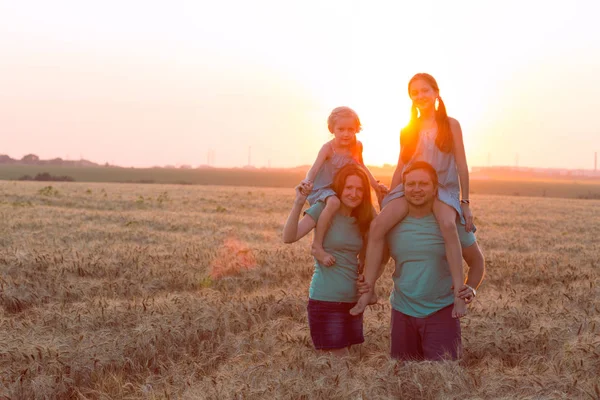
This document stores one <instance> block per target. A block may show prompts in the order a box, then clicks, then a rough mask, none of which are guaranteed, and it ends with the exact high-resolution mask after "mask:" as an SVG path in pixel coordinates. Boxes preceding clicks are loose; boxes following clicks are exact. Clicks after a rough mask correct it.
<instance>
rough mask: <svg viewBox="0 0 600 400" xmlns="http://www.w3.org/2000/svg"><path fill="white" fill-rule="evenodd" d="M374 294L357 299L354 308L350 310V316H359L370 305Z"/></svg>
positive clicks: (363, 295) (367, 294)
mask: <svg viewBox="0 0 600 400" xmlns="http://www.w3.org/2000/svg"><path fill="white" fill-rule="evenodd" d="M373 295H374V293H365V294H362V295H361V296H360V297H359V298H358V301H357V302H356V305H355V306H354V307H352V308H351V309H350V314H352V315H360V314H362V313H363V312H364V311H365V308H367V306H368V305H369V304H372V303H371V299H372V297H373Z"/></svg>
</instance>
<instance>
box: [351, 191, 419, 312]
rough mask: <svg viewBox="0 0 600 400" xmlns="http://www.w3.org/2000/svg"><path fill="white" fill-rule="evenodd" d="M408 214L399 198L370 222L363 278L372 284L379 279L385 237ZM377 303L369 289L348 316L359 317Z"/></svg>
mask: <svg viewBox="0 0 600 400" xmlns="http://www.w3.org/2000/svg"><path fill="white" fill-rule="evenodd" d="M406 214H408V203H407V202H406V198H404V196H403V197H400V198H398V199H394V200H392V201H390V202H389V203H388V204H387V205H386V206H385V207H383V210H381V212H380V213H379V215H378V216H377V217H375V219H374V220H373V222H371V227H370V228H369V243H368V244H367V254H366V257H365V273H364V275H365V278H366V279H368V280H369V281H370V282H371V281H372V282H374V281H375V280H377V278H379V276H378V272H379V268H380V266H381V261H382V257H383V252H384V248H385V235H386V234H387V233H388V232H389V231H390V229H392V228H393V227H394V226H395V225H396V224H397V223H398V222H400V221H402V220H403V219H404V217H406ZM376 302H377V297H376V296H375V287H372V288H371V291H370V292H369V293H365V294H363V295H361V296H360V297H359V299H358V302H357V303H356V305H355V306H354V307H353V308H352V309H351V310H350V314H352V315H359V314H361V313H362V312H363V311H365V308H366V307H367V305H369V304H373V303H376Z"/></svg>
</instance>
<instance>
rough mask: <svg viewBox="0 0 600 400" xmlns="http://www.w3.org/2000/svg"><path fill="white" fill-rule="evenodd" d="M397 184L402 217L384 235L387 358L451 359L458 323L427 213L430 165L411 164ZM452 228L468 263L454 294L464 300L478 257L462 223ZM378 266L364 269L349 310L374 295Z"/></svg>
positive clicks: (475, 278) (469, 295) (477, 271)
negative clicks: (389, 277) (390, 269)
mask: <svg viewBox="0 0 600 400" xmlns="http://www.w3.org/2000/svg"><path fill="white" fill-rule="evenodd" d="M403 183H404V188H405V196H406V200H407V202H408V215H407V216H406V218H404V219H403V220H402V221H401V222H400V223H399V224H398V225H396V226H395V227H394V228H392V230H391V231H390V232H389V233H388V235H387V241H388V246H389V251H390V253H391V256H392V258H393V259H394V260H395V261H396V269H395V271H394V274H393V280H394V289H393V291H392V294H391V296H390V301H391V304H392V321H391V325H392V326H391V356H392V357H393V358H397V359H401V360H423V359H425V360H441V359H444V358H450V359H453V360H455V359H457V358H458V357H459V356H460V351H461V332H460V321H459V319H456V318H452V307H453V304H454V292H453V290H452V277H451V275H450V269H449V267H448V262H447V261H446V252H445V246H444V238H443V237H442V233H441V231H440V229H439V226H438V224H437V221H436V220H435V217H434V215H433V203H434V201H435V199H436V198H437V185H438V182H437V174H436V171H435V169H434V168H433V167H432V166H431V165H430V164H428V163H426V162H422V161H419V162H415V163H413V164H412V165H411V166H409V167H408V168H407V169H406V170H405V171H404V174H403ZM458 228H459V229H458V230H459V237H460V241H461V244H462V247H463V258H464V259H465V260H466V261H467V264H468V265H469V267H470V268H469V273H468V276H467V282H466V284H465V285H464V286H463V287H462V288H460V291H459V296H460V297H461V298H464V299H465V300H466V302H467V303H469V302H470V301H471V300H472V299H473V297H474V296H475V294H476V289H475V288H477V287H478V286H479V284H480V283H481V281H482V280H483V275H484V271H485V267H484V260H483V255H482V254H481V250H480V249H479V246H478V245H477V242H476V241H475V236H474V235H473V233H471V232H466V231H465V229H464V226H462V225H459V226H458ZM385 258H387V257H385ZM383 267H384V264H382V265H381V266H380V267H379V268H377V269H375V268H367V270H366V271H365V277H364V283H363V284H362V285H361V288H359V291H360V292H361V293H363V295H362V296H361V298H360V299H359V301H358V303H357V305H356V306H355V307H354V308H353V309H352V310H350V313H351V314H355V315H357V314H360V313H362V312H363V311H364V309H365V307H366V305H367V304H368V303H369V300H370V299H371V298H372V296H374V288H375V282H376V281H377V279H378V278H379V277H380V276H381V274H382V273H383V269H384V268H383Z"/></svg>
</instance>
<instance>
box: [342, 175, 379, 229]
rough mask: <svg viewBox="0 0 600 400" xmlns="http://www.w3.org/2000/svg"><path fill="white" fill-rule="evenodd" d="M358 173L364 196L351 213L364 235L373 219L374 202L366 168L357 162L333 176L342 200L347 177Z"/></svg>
mask: <svg viewBox="0 0 600 400" xmlns="http://www.w3.org/2000/svg"><path fill="white" fill-rule="evenodd" d="M353 175H356V176H358V177H359V178H360V181H361V182H362V185H363V198H362V201H361V202H360V204H359V205H358V206H357V207H356V208H355V209H353V210H352V212H351V215H352V216H353V217H354V218H356V222H357V223H358V229H359V230H360V233H361V234H362V235H365V234H366V233H367V232H368V231H369V226H370V225H371V221H372V220H373V217H374V215H373V204H372V203H371V185H369V178H368V177H367V174H366V172H365V170H364V169H363V168H362V167H361V166H359V165H356V164H348V165H346V166H344V167H343V168H342V169H340V170H339V171H338V173H337V174H336V175H335V176H334V177H333V185H332V187H333V190H334V191H335V193H336V194H337V196H338V198H339V199H340V201H341V200H342V192H343V191H344V187H345V186H346V179H347V178H348V177H349V176H353Z"/></svg>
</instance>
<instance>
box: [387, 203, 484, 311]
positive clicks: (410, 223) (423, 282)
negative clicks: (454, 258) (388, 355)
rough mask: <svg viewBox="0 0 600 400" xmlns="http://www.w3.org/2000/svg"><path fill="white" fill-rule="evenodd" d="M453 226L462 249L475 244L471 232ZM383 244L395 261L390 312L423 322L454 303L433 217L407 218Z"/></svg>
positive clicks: (448, 270) (440, 242)
mask: <svg viewBox="0 0 600 400" xmlns="http://www.w3.org/2000/svg"><path fill="white" fill-rule="evenodd" d="M457 226H458V236H459V238H460V243H461V245H462V247H469V246H471V245H472V244H473V243H475V235H473V233H472V232H466V231H465V228H464V225H460V224H457ZM387 240H388V245H389V247H390V253H391V256H392V258H393V259H394V260H395V261H396V269H395V270H394V274H393V276H392V278H393V280H394V289H393V290H392V293H391V295H390V302H391V303H392V308H393V309H394V310H396V311H400V312H401V313H403V314H406V315H410V316H413V317H417V318H423V317H426V316H428V315H431V314H433V313H434V312H436V311H439V310H441V309H442V308H444V307H446V306H449V305H450V304H453V303H454V293H453V292H452V289H451V287H452V276H451V275H450V268H449V266H448V261H447V260H446V248H445V243H444V237H443V236H442V232H441V231H440V228H439V225H438V223H437V221H436V219H435V217H434V216H433V214H430V215H428V216H426V217H423V218H414V217H409V216H407V217H406V218H404V219H403V220H402V221H401V222H400V223H399V224H397V225H396V226H395V227H393V228H392V229H391V230H390V232H388V235H387Z"/></svg>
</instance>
